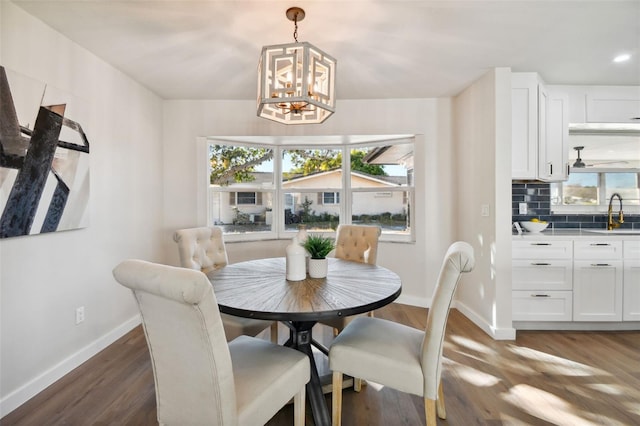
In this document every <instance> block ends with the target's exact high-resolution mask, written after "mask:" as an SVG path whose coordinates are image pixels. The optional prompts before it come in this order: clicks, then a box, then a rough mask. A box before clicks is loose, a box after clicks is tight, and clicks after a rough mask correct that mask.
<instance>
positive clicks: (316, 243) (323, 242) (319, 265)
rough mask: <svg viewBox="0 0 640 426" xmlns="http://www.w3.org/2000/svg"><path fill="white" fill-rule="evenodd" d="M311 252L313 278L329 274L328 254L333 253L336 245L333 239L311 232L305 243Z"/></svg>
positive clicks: (308, 251) (305, 247) (310, 271)
mask: <svg viewBox="0 0 640 426" xmlns="http://www.w3.org/2000/svg"><path fill="white" fill-rule="evenodd" d="M303 247H304V249H305V250H306V251H307V253H309V257H310V258H309V276H310V277H311V278H324V277H326V276H327V271H328V260H327V255H328V254H329V253H331V251H332V250H333V249H334V247H335V245H334V243H333V240H332V239H331V238H328V237H323V236H322V235H313V234H310V235H309V236H308V237H307V240H306V241H305V242H304V244H303Z"/></svg>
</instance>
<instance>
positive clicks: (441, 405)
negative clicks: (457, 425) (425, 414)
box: [436, 380, 447, 420]
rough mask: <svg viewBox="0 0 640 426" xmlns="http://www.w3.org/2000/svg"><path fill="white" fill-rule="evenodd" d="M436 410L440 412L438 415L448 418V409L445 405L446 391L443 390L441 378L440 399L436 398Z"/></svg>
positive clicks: (439, 386)
mask: <svg viewBox="0 0 640 426" xmlns="http://www.w3.org/2000/svg"><path fill="white" fill-rule="evenodd" d="M436 410H437V412H438V417H440V418H441V419H443V420H444V419H446V418H447V410H446V409H445V407H444V392H443V391H442V380H440V384H439V385H438V399H437V400H436Z"/></svg>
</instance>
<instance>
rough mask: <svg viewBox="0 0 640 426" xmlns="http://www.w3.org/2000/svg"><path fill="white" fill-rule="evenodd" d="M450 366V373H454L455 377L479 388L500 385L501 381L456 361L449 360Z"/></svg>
mask: <svg viewBox="0 0 640 426" xmlns="http://www.w3.org/2000/svg"><path fill="white" fill-rule="evenodd" d="M447 365H450V368H449V371H454V372H455V375H456V376H458V377H460V378H461V379H462V380H464V381H466V382H467V383H470V384H472V385H474V386H477V387H491V386H495V385H496V384H498V383H500V379H499V378H497V377H496V376H493V375H491V374H487V373H485V372H483V371H480V370H478V369H475V368H473V367H469V366H466V365H463V364H460V363H457V362H455V361H451V360H447Z"/></svg>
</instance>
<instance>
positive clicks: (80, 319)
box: [76, 306, 84, 325]
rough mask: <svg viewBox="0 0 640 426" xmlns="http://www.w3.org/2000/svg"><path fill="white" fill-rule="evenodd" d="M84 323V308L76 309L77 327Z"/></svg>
mask: <svg viewBox="0 0 640 426" xmlns="http://www.w3.org/2000/svg"><path fill="white" fill-rule="evenodd" d="M83 321H84V306H80V307H79V308H76V325H78V324H80V323H81V322H83Z"/></svg>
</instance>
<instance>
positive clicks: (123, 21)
mask: <svg viewBox="0 0 640 426" xmlns="http://www.w3.org/2000/svg"><path fill="white" fill-rule="evenodd" d="M13 2H14V3H15V4H17V5H18V6H20V7H22V8H23V9H24V10H26V11H27V12H28V13H29V14H31V15H34V16H36V17H37V18H39V19H41V20H42V21H44V22H45V23H46V24H47V25H49V26H51V27H53V28H54V29H56V30H58V31H59V32H60V33H62V34H63V35H65V36H66V37H68V38H69V39H71V40H73V41H75V42H76V43H78V44H79V45H81V46H83V47H85V48H86V49H88V50H89V51H91V52H93V53H94V54H95V55H97V56H99V57H101V58H102V59H104V60H105V61H106V62H108V63H110V64H112V65H113V66H115V67H116V68H118V69H120V70H122V71H123V72H124V73H125V74H127V75H129V76H131V77H132V78H133V79H135V80H136V81H138V82H140V83H141V84H143V85H145V86H146V87H148V88H149V89H151V90H152V91H153V92H155V93H157V94H158V95H159V96H160V97H162V98H164V99H224V100H231V99H246V100H248V99H255V96H256V90H257V87H256V84H257V76H256V73H257V64H258V56H259V54H260V51H261V48H262V46H263V45H268V44H281V43H289V42H292V41H293V23H292V22H290V21H288V20H287V19H286V17H285V10H286V9H287V8H289V7H291V6H300V7H302V8H304V9H305V11H306V18H305V19H304V20H303V21H302V22H300V23H299V29H298V34H299V36H298V39H299V40H300V41H309V42H311V43H312V44H314V45H316V46H317V47H319V48H321V49H323V50H324V51H326V52H327V53H329V54H331V55H332V56H334V57H335V58H337V60H338V69H337V87H336V94H337V98H338V103H339V101H340V99H376V98H431V97H443V96H452V95H456V94H457V93H459V92H460V91H461V90H462V89H464V88H465V87H466V86H468V85H469V83H471V82H472V81H474V80H475V79H477V78H478V77H480V76H481V75H482V74H484V73H485V72H487V70H489V69H491V68H493V67H511V69H512V70H513V71H537V72H539V73H540V75H541V77H542V78H543V79H544V80H545V81H546V82H547V83H548V84H578V85H640V1H639V0H633V1H613V0H608V1H579V0H570V1H550V0H549V1H546V0H538V1H506V0H502V1H483V0H472V1H457V0H446V1H420V0H412V1H402V0H387V1H379V0H353V1H351V0H346V1H339V0H316V1H307V0H300V1H293V0H288V1H280V0H256V1H242V0H224V1H218V0H209V1H193V0H126V1H124V0H123V1H117V0H78V1H71V0H36V1H34V0H13ZM623 52H626V53H629V54H631V55H632V57H631V60H630V61H628V62H626V63H613V62H612V59H613V58H614V56H616V55H618V54H620V53H623Z"/></svg>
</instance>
